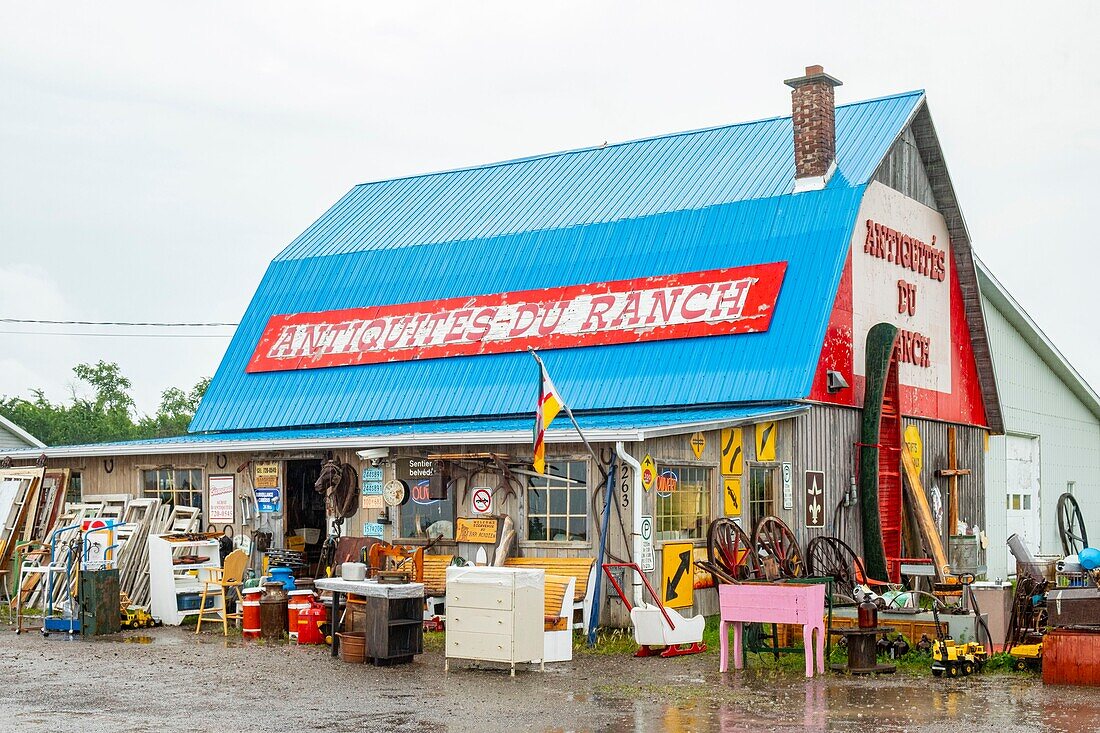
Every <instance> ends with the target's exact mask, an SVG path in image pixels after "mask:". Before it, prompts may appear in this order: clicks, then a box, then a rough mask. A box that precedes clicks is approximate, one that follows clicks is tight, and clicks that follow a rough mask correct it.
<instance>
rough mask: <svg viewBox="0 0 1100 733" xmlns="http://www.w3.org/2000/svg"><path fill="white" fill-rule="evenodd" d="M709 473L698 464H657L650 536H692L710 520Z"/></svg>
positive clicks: (700, 534)
mask: <svg viewBox="0 0 1100 733" xmlns="http://www.w3.org/2000/svg"><path fill="white" fill-rule="evenodd" d="M710 474H711V471H710V469H709V468H703V467H701V466H661V469H660V471H659V472H658V476H657V510H656V516H655V517H654V521H655V523H656V527H655V530H654V537H655V538H656V539H658V540H695V539H702V538H704V537H706V536H707V527H708V525H709V524H710Z"/></svg>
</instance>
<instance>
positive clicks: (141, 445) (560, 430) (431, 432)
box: [3, 402, 808, 457]
mask: <svg viewBox="0 0 1100 733" xmlns="http://www.w3.org/2000/svg"><path fill="white" fill-rule="evenodd" d="M807 409H808V406H806V405H804V404H797V403H789V402H785V403H777V404H766V405H711V406H707V407H698V408H691V409H686V410H660V411H654V410H647V411H644V412H614V413H600V414H588V415H585V414H579V415H577V416H576V417H577V422H578V423H579V424H580V426H581V428H582V429H583V430H584V431H585V434H586V436H589V437H591V438H592V439H593V440H605V439H614V440H642V439H644V438H646V437H651V436H653V435H654V434H668V433H669V432H673V433H679V432H686V431H692V430H706V429H713V428H714V427H717V426H722V427H725V426H728V425H738V424H742V423H744V422H749V421H757V420H761V419H777V418H782V417H791V416H793V415H796V414H798V413H800V412H803V411H805V410H807ZM533 422H534V421H533V417H532V416H531V415H527V416H523V417H503V418H489V419H479V420H445V421H434V422H433V421H429V422H404V423H385V424H377V423H376V424H373V425H352V426H339V427H327V428H321V427H316V428H297V429H294V428H292V429H287V430H244V431H239V432H226V433H190V434H188V435H179V436H175V437H171V438H154V439H148V440H126V441H118V442H114V443H97V444H95V445H90V446H89V445H79V446H50V447H48V448H33V449H32V448H27V449H20V450H18V451H14V452H13V451H8V452H5V453H3V455H12V456H35V457H37V456H39V455H41V454H42V453H43V452H45V453H46V455H47V456H49V457H65V456H66V455H69V454H73V455H81V456H90V455H134V454H145V455H156V454H160V453H166V454H171V453H187V452H192V451H221V450H225V451H227V452H232V451H233V450H255V449H256V448H257V447H261V446H257V445H247V446H244V445H240V444H247V443H251V444H262V445H274V447H281V446H286V445H294V447H300V445H303V444H308V445H312V446H318V445H322V446H328V447H333V446H334V444H338V445H340V446H344V447H355V448H366V447H371V446H372V445H385V446H388V447H389V446H398V445H441V444H448V443H455V442H459V441H466V440H468V439H469V438H470V436H479V438H480V439H481V440H482V441H483V442H490V443H517V442H522V443H530V441H531V433H532V425H533ZM547 439H548V440H549V441H550V442H554V443H558V442H577V434H576V432H575V431H574V429H573V426H572V425H571V424H570V423H569V421H568V420H567V419H565V418H564V417H563V418H562V419H561V420H559V421H556V422H555V423H554V425H553V426H552V428H551V429H550V430H549V431H547Z"/></svg>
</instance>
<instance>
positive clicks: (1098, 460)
mask: <svg viewBox="0 0 1100 733" xmlns="http://www.w3.org/2000/svg"><path fill="white" fill-rule="evenodd" d="M984 305H985V313H986V323H987V325H988V328H989V338H990V341H991V343H992V346H993V358H994V362H995V365H996V368H997V384H998V387H999V389H1000V391H1001V401H1002V404H1003V406H1004V411H1005V418H1006V419H1005V429H1006V431H1007V432H1009V433H1012V434H1016V435H1026V436H1038V438H1039V486H1040V494H1039V495H1040V509H1039V521H1040V527H1041V541H1040V547H1039V552H1040V553H1043V554H1060V553H1061V551H1062V546H1061V542H1060V540H1059V536H1058V521H1057V503H1058V497H1059V496H1060V495H1061V494H1062V493H1063V492H1065V491H1066V490H1067V487H1068V486H1069V484H1070V482H1073V493H1074V497H1075V498H1076V499H1077V501H1078V503H1079V504H1080V505H1081V513H1082V515H1083V516H1084V518H1085V526H1086V527H1087V529H1088V530H1089V533H1090V536H1089V539H1090V542H1091V543H1092V544H1093V545H1096V540H1094V539H1093V538H1094V537H1100V421H1098V420H1097V418H1096V416H1095V415H1093V413H1092V412H1091V411H1090V410H1089V409H1088V408H1087V407H1086V406H1085V405H1084V404H1083V403H1082V402H1081V400H1080V399H1079V398H1078V397H1077V396H1076V395H1074V394H1073V392H1072V391H1070V389H1069V388H1068V387H1067V386H1066V384H1065V382H1063V381H1062V380H1061V379H1060V378H1058V376H1057V375H1055V374H1054V372H1052V371H1051V369H1050V367H1049V366H1047V364H1046V363H1045V362H1044V361H1043V360H1042V359H1041V358H1040V357H1039V355H1038V354H1037V353H1036V352H1035V350H1034V349H1032V348H1031V346H1029V345H1028V343H1027V341H1026V340H1025V339H1024V337H1023V336H1022V335H1021V334H1020V332H1019V331H1017V330H1016V329H1015V328H1014V327H1013V326H1012V324H1010V323H1009V322H1008V320H1007V319H1006V318H1005V317H1004V315H1003V314H1002V313H1001V312H1000V311H999V310H997V308H995V307H994V306H993V305H992V303H991V302H990V301H989V300H988V299H986V300H985V301H984ZM1005 460H1006V456H1005V438H1004V437H996V436H994V437H992V438H990V444H989V453H988V454H987V455H986V457H985V466H986V469H987V471H988V474H989V477H990V480H989V482H988V483H987V495H988V504H987V505H988V508H989V543H990V545H989V546H990V552H989V573H990V576H991V577H1002V578H1003V577H1007V574H1008V573H1009V572H1012V571H1013V569H1014V563H1012V562H1010V561H1009V555H1008V553H1007V550H1006V549H1005V543H1006V541H1007V539H1008V537H1007V534H1008V532H1007V523H1006V508H1005V493H1006V488H1005V485H1006V475H1005Z"/></svg>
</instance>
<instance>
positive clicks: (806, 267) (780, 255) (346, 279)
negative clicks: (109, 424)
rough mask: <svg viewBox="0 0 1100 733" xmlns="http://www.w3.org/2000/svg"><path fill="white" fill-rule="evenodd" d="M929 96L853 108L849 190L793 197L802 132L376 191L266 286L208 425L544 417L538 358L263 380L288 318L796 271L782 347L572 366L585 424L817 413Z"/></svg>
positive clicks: (583, 158) (573, 355)
mask: <svg viewBox="0 0 1100 733" xmlns="http://www.w3.org/2000/svg"><path fill="white" fill-rule="evenodd" d="M922 98H923V95H922V94H921V93H920V92H914V93H910V94H906V95H900V96H895V97H887V98H883V99H879V100H873V101H870V102H862V103H859V104H853V105H847V106H843V107H838V108H837V115H836V119H837V151H838V154H837V158H838V170H837V173H836V174H834V176H833V178H832V179H831V180H830V182H829V185H828V187H827V188H826V189H824V190H822V191H815V192H808V193H802V194H797V195H791V194H790V191H791V188H792V186H793V178H794V162H793V145H792V142H791V140H792V132H791V122H790V118H775V119H771V120H763V121H760V122H753V123H747V124H743V125H734V126H728V127H720V128H713V129H709V130H701V131H697V132H691V133H682V134H678V135H670V136H666V137H659V138H651V139H647V140H640V141H636V142H631V143H623V144H621V145H613V146H607V147H603V148H593V149H586V150H580V151H573V152H568V153H559V154H555V155H549V156H542V157H536V158H528V159H524V160H521V161H512V162H508V163H501V164H497V165H492V166H484V167H480V168H471V169H464V170H459V171H452V172H448V173H440V174H432V175H426V176H419V177H415V178H406V179H399V180H396V181H386V182H381V183H375V184H366V185H363V186H358V187H356V188H355V189H353V190H352V191H351V192H350V193H349V194H347V195H346V196H345V197H344V198H343V199H341V201H340V202H338V203H337V204H336V206H334V207H333V208H332V209H331V210H330V211H329V212H328V213H326V214H325V215H324V216H323V217H321V219H320V220H318V221H317V223H315V224H314V225H313V226H312V227H310V228H309V229H308V230H307V231H306V232H305V233H303V234H302V235H301V236H300V237H298V238H297V239H296V240H295V241H294V242H293V243H292V244H291V245H290V246H289V247H287V249H286V250H285V251H284V252H283V253H282V254H280V255H279V256H278V257H277V258H276V259H275V260H274V261H273V262H272V264H271V266H270V267H269V268H268V271H267V273H266V274H265V276H264V278H263V280H262V282H261V283H260V286H259V288H258V290H257V292H256V295H255V297H254V298H253V300H252V303H251V304H250V305H249V308H248V310H247V312H246V313H245V316H244V318H243V319H242V321H241V325H240V326H239V327H238V329H237V332H236V334H235V336H234V338H233V340H232V342H231V344H230V346H229V349H228V351H227V353H226V355H225V357H224V359H223V360H222V363H221V366H220V367H219V369H218V371H217V373H216V374H215V376H214V379H213V381H212V383H211V385H210V388H209V389H208V390H207V393H206V396H205V398H204V399H203V401H202V404H201V405H200V407H199V411H198V413H197V414H196V416H195V420H194V421H193V423H192V425H191V429H192V430H194V431H225V430H243V429H255V428H281V427H294V426H309V425H333V424H354V423H369V422H377V421H396V420H432V419H438V418H447V417H477V416H500V415H516V414H523V413H528V412H531V411H532V409H533V405H534V400H535V394H536V391H537V379H536V370H535V366H534V363H533V361H532V360H531V358H530V356H528V355H527V354H522V353H518V354H494V355H485V356H472V357H452V358H449V359H432V360H422V361H407V362H397V363H388V364H372V365H363V366H348V367H338V368H329V369H309V370H301V371H286V372H268V373H253V374H247V373H245V366H246V364H247V362H248V359H249V357H250V356H251V354H252V352H253V350H254V349H255V346H256V343H257V341H258V340H259V337H260V334H261V332H262V330H263V327H264V325H265V324H266V323H267V320H268V318H269V317H270V316H272V315H274V314H283V313H298V312H309V311H323V310H331V309H340V308H349V307H361V306H371V305H384V304H393V303H406V302H415V301H421V300H433V299H439V298H449V297H457V296H466V295H480V294H491V293H497V292H504V291H513V290H527V289H534V288H542V287H552V286H559V285H571V284H578V283H586V282H602V281H608V280H619V279H626V278H633V277H643V276H649V275H656V274H669V273H676V272H691V271H698V270H707V269H715V268H721V267H733V266H739V265H749V264H756V263H761V262H776V261H786V262H788V268H787V274H786V279H785V281H784V284H783V288H782V291H781V292H780V296H779V301H778V302H777V304H776V309H775V313H774V316H773V319H772V323H771V327H770V329H769V330H768V331H767V332H765V333H756V334H742V335H735V336H718V337H710V338H699V339H683V340H673V341H660V342H648V343H635V344H624V345H618V346H599V347H586V348H574V349H562V350H558V351H551V352H546V353H544V355H543V356H544V360H545V361H546V364H547V368H548V369H549V370H550V373H551V374H552V376H553V378H554V381H555V383H556V384H557V386H558V388H559V390H560V391H561V392H562V394H563V396H564V397H565V399H566V400H567V401H568V402H569V403H570V405H571V406H572V407H573V408H574V409H576V410H599V409H630V408H640V407H647V406H679V407H686V406H692V405H706V404H721V403H730V402H775V401H784V400H794V399H801V398H803V397H805V396H806V395H808V394H809V391H810V384H811V380H812V376H813V371H814V368H815V366H816V362H817V358H818V355H819V353H820V347H821V342H822V339H823V337H824V331H825V326H826V321H827V319H828V317H829V313H830V310H831V307H832V303H833V299H834V296H835V294H836V289H837V287H838V283H839V278H840V273H841V270H842V268H843V264H844V261H845V257H846V254H847V249H848V241H849V237H850V234H851V231H852V227H853V224H854V221H855V216H856V213H857V211H858V208H859V204H860V201H861V199H862V195H863V190H864V187H865V184H866V183H867V181H868V180H869V179H870V177H871V175H873V172H874V170H875V168H876V167H877V165H878V163H879V161H881V159H882V158H883V157H884V156H885V155H886V153H887V151H888V150H889V147H890V145H891V144H892V143H893V141H894V140H895V139H896V137H897V136H898V135H899V134H900V132H901V130H902V129H903V127H904V125H905V123H906V122H907V121H908V119H909V118H910V116H911V115H912V114H913V112H914V110H915V109H916V107H917V105H918V104H919V103H920V101H921V99H922Z"/></svg>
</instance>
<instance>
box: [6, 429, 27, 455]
mask: <svg viewBox="0 0 1100 733" xmlns="http://www.w3.org/2000/svg"><path fill="white" fill-rule="evenodd" d="M29 447H31V444H30V443H28V442H27V441H25V440H23V439H22V438H20V437H19V436H18V435H16V434H15V433H13V432H11V431H10V430H8V429H7V428H6V427H4V426H3V425H0V450H4V449H5V448H6V449H14V448H29Z"/></svg>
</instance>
